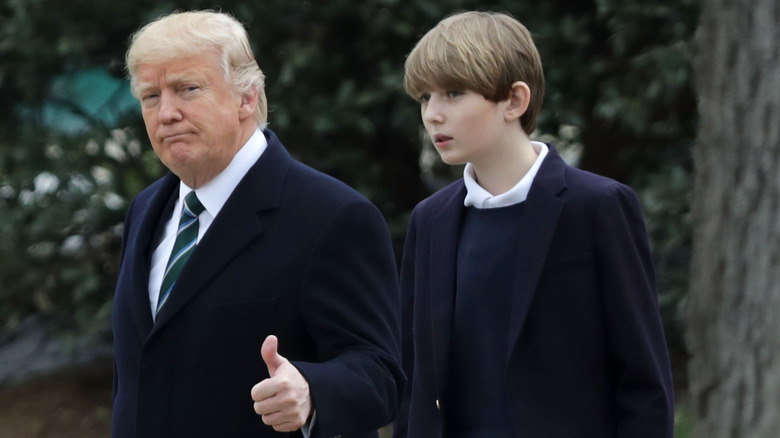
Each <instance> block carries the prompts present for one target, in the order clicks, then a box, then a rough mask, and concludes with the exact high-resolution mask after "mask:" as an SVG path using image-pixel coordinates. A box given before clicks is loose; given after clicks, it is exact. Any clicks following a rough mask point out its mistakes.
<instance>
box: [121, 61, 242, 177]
mask: <svg viewBox="0 0 780 438" xmlns="http://www.w3.org/2000/svg"><path fill="white" fill-rule="evenodd" d="M136 76H137V85H136V87H137V92H138V94H137V95H138V96H139V98H140V100H141V110H142V114H143V118H144V123H145V124H146V132H147V133H148V134H149V139H150V140H151V142H152V147H153V148H154V151H155V153H156V154H157V156H158V157H159V158H160V160H161V161H162V162H163V164H165V166H166V167H168V168H169V169H170V170H171V171H172V172H173V173H175V174H176V175H177V176H179V178H181V179H182V181H184V183H185V184H187V185H188V186H190V187H192V188H197V187H200V186H202V185H203V184H206V183H207V182H209V181H210V180H211V179H213V178H214V177H215V176H217V175H218V174H219V173H220V172H222V170H224V169H225V167H227V165H228V164H230V161H231V160H232V159H233V156H234V155H235V154H236V152H238V150H239V149H240V148H241V146H242V145H243V144H244V142H246V140H247V139H248V138H249V135H251V132H254V126H252V125H253V121H254V117H253V111H254V107H253V105H251V103H247V102H246V99H244V98H242V96H241V95H240V94H239V93H237V92H235V91H233V88H232V87H231V86H230V85H229V84H228V83H227V82H226V81H225V77H224V74H223V72H222V69H221V67H220V58H219V56H218V55H217V54H216V53H214V52H204V53H201V54H197V55H191V56H186V57H182V58H177V59H173V60H170V61H166V62H161V63H158V64H140V65H139V66H138V68H137V73H136ZM247 133H248V134H247Z"/></svg>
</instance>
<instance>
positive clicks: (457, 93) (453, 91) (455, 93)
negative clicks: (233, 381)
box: [447, 90, 463, 98]
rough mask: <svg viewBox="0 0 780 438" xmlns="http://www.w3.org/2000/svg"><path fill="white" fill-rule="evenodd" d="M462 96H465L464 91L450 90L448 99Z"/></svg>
mask: <svg viewBox="0 0 780 438" xmlns="http://www.w3.org/2000/svg"><path fill="white" fill-rule="evenodd" d="M462 94H463V92H462V91H455V90H450V91H447V97H450V98H452V97H458V96H460V95H462Z"/></svg>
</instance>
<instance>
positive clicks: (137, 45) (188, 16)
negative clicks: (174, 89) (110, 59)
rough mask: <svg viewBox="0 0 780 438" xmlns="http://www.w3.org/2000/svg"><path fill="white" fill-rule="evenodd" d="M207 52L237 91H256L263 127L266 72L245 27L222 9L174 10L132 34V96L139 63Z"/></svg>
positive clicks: (128, 61) (129, 63)
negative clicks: (217, 59)
mask: <svg viewBox="0 0 780 438" xmlns="http://www.w3.org/2000/svg"><path fill="white" fill-rule="evenodd" d="M209 51H214V52H216V53H218V54H219V56H220V59H221V61H222V65H221V67H222V70H223V74H224V77H225V80H226V81H227V82H228V83H229V84H231V85H232V86H233V88H234V90H235V91H236V92H238V93H240V94H244V93H247V92H249V91H250V90H255V91H257V95H258V96H257V111H255V116H256V118H257V121H258V123H259V124H260V127H261V128H263V127H265V125H266V124H267V119H268V103H267V102H266V97H265V75H264V74H263V72H262V70H260V66H258V65H257V61H256V60H255V56H254V54H253V53H252V48H251V46H250V45H249V37H248V35H247V33H246V29H244V26H243V25H242V24H241V23H240V22H238V21H237V20H236V19H235V18H233V17H232V16H230V15H228V14H225V13H221V12H213V11H191V12H175V13H173V14H170V15H166V16H163V17H160V18H158V19H157V20H155V21H153V22H151V23H149V24H147V25H146V26H144V27H142V28H141V29H140V30H138V32H136V33H135V34H133V36H132V37H131V39H130V48H129V49H128V51H127V55H126V56H125V63H126V66H127V72H128V74H129V76H130V88H131V90H132V92H133V95H135V96H136V97H138V95H137V90H136V85H137V77H136V72H137V69H138V65H139V64H157V63H161V62H166V61H171V60H174V59H177V58H182V57H186V56H192V55H199V54H202V53H207V52H209Z"/></svg>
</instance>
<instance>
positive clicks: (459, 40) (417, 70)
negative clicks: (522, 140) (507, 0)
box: [404, 11, 544, 135]
mask: <svg viewBox="0 0 780 438" xmlns="http://www.w3.org/2000/svg"><path fill="white" fill-rule="evenodd" d="M405 70H406V71H405V75H404V88H405V89H406V92H407V93H408V94H409V95H410V96H411V97H413V98H415V99H419V98H420V96H421V95H423V94H425V93H428V92H430V91H433V90H435V89H445V90H453V91H458V90H460V91H463V90H470V91H474V92H477V93H480V94H482V95H483V96H485V98H486V99H488V100H490V101H492V102H500V101H502V100H505V99H507V98H509V93H510V90H511V89H512V84H513V83H514V82H516V81H522V82H525V83H526V84H527V85H528V87H529V88H530V89H531V101H530V103H529V105H528V109H527V110H526V112H525V113H524V114H523V116H522V117H521V118H520V124H521V125H522V127H523V130H524V131H525V132H526V134H529V135H530V134H531V133H532V132H533V131H534V129H535V128H536V118H537V116H538V114H539V110H540V109H541V106H542V99H543V97H544V72H543V69H542V61H541V58H540V57H539V52H538V51H537V50H536V45H534V42H533V39H532V38H531V34H530V32H528V29H526V27H525V26H523V25H522V24H521V23H520V22H519V21H517V20H516V19H515V18H514V17H512V16H510V15H507V14H503V13H498V12H476V11H471V12H462V13H458V14H455V15H451V16H449V17H447V18H445V19H444V20H442V21H440V22H439V24H437V25H436V27H434V28H433V29H431V30H430V31H428V33H426V34H425V36H423V37H422V39H420V41H419V42H418V43H417V45H416V46H415V47H414V49H413V50H412V51H411V53H409V56H408V57H407V58H406V65H405Z"/></svg>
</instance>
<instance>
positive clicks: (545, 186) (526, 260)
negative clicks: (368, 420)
mask: <svg viewBox="0 0 780 438" xmlns="http://www.w3.org/2000/svg"><path fill="white" fill-rule="evenodd" d="M548 146H549V147H550V152H549V154H548V155H547V157H546V158H545V160H544V162H543V163H542V166H541V168H540V169H539V172H538V174H537V175H536V178H534V181H533V183H532V185H531V189H530V191H529V193H528V198H527V199H526V201H525V209H524V214H523V216H522V219H521V222H520V224H519V225H518V226H519V227H520V242H519V247H520V248H521V251H520V254H519V256H518V260H517V266H526V267H528V268H527V269H522V270H518V272H519V273H520V274H519V275H517V276H516V278H515V287H514V290H515V291H517V293H515V294H514V295H513V299H512V303H511V308H510V320H509V333H508V345H507V351H508V352H509V353H511V351H512V349H513V347H514V345H516V343H517V339H518V337H519V336H520V333H521V331H522V328H523V325H524V323H525V320H526V316H527V314H528V309H529V307H530V304H531V301H532V299H533V297H534V294H535V293H536V288H537V284H538V282H539V278H540V276H541V272H542V269H543V267H544V260H545V258H546V257H547V252H548V250H549V247H550V243H551V241H552V237H553V235H554V232H555V228H556V225H557V223H558V218H559V216H560V213H561V211H562V210H563V206H564V201H563V199H561V198H560V197H559V195H560V194H561V193H562V192H563V191H564V190H565V188H566V182H565V179H564V177H565V171H566V164H565V163H564V162H563V160H562V159H561V157H560V156H559V155H558V153H557V152H556V151H555V149H554V148H553V147H552V146H551V145H548ZM445 191H446V192H447V193H445V197H444V199H443V200H442V201H441V205H440V207H439V208H438V211H437V212H436V213H435V214H434V216H433V218H432V219H433V220H432V226H431V248H430V254H429V259H430V266H429V272H430V281H431V283H430V285H429V287H430V291H431V294H430V299H431V307H430V308H431V309H432V310H431V312H432V314H431V323H432V332H433V349H434V351H433V355H434V367H435V369H436V376H437V379H438V381H437V387H438V389H439V394H442V392H443V389H444V387H445V386H446V383H445V381H446V379H447V376H448V367H447V364H448V363H449V360H448V358H449V349H450V342H451V339H450V337H451V329H452V318H453V309H454V305H455V282H456V266H457V244H458V238H459V232H460V223H461V219H462V215H463V210H464V208H465V207H464V206H463V200H464V198H465V196H466V188H465V186H464V185H463V182H462V181H461V182H458V183H457V184H456V185H454V186H453V188H452V189H449V190H447V189H445ZM509 356H510V354H507V358H508V357H509Z"/></svg>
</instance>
